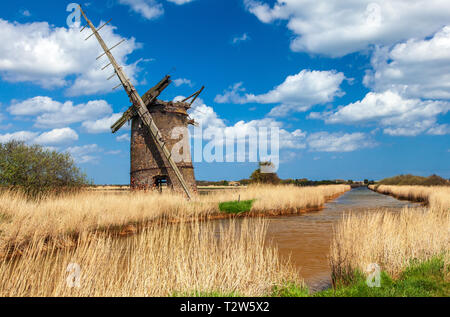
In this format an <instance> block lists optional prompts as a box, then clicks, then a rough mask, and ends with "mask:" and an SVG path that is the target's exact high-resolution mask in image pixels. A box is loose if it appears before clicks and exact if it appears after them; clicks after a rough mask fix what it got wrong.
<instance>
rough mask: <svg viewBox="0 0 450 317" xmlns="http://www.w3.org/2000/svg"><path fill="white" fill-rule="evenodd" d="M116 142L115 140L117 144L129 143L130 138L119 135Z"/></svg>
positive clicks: (127, 135)
mask: <svg viewBox="0 0 450 317" xmlns="http://www.w3.org/2000/svg"><path fill="white" fill-rule="evenodd" d="M116 140H117V141H118V142H130V141H131V137H130V135H129V134H122V135H119V136H118V137H117V138H116Z"/></svg>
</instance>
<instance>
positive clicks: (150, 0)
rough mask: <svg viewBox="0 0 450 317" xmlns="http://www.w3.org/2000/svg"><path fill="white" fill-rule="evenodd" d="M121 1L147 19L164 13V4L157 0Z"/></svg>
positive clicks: (120, 0)
mask: <svg viewBox="0 0 450 317" xmlns="http://www.w3.org/2000/svg"><path fill="white" fill-rule="evenodd" d="M119 3H121V4H124V5H127V6H129V7H130V9H131V10H132V11H134V12H136V13H138V14H140V15H141V16H142V17H144V18H145V19H147V20H152V19H156V18H158V17H160V16H161V15H163V14H164V8H163V6H162V4H160V3H158V2H156V1H155V0H119Z"/></svg>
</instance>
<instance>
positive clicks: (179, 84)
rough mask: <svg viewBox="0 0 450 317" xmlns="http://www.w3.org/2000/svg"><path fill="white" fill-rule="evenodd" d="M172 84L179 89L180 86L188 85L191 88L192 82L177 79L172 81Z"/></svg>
mask: <svg viewBox="0 0 450 317" xmlns="http://www.w3.org/2000/svg"><path fill="white" fill-rule="evenodd" d="M173 83H174V84H175V86H176V87H180V86H181V85H188V86H190V87H192V81H191V80H190V79H186V78H177V79H175V80H173Z"/></svg>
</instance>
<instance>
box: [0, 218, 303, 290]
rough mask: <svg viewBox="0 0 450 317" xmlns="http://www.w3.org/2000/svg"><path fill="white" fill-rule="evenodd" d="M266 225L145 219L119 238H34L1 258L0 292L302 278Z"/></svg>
mask: <svg viewBox="0 0 450 317" xmlns="http://www.w3.org/2000/svg"><path fill="white" fill-rule="evenodd" d="M266 230H267V220H264V219H262V218H249V219H244V220H243V221H242V222H239V223H237V222H235V221H230V222H229V223H227V224H226V225H222V226H221V225H220V224H219V222H203V223H199V222H198V221H193V222H190V223H186V222H185V223H178V224H173V223H172V224H170V223H165V224H164V225H163V226H161V225H156V224H151V225H150V226H148V227H146V228H145V229H144V230H143V232H142V233H141V234H139V235H132V236H130V237H126V238H122V239H117V238H113V237H111V235H108V234H106V233H95V234H87V233H85V234H83V235H82V236H81V237H80V239H79V240H78V241H77V244H76V245H74V246H73V247H72V248H64V249H59V248H58V245H57V244H55V243H54V242H50V245H44V244H45V242H44V241H43V240H42V239H40V240H35V241H33V243H31V244H29V245H28V246H27V248H26V249H25V250H24V251H23V255H22V256H21V257H20V258H19V259H17V260H16V261H10V260H6V259H3V260H0V281H1V283H0V297H5V296H8V297H9V296H14V297H22V296H24V297H29V296H33V297H35V296H38V297H41V296H42V297H49V296H57V297H61V296H70V297H78V296H87V297H103V296H113V297H120V296H133V297H135V296H139V297H143V296H194V295H199V296H202V295H203V296H205V295H214V294H215V295H223V296H231V295H240V296H265V295H270V294H271V292H272V289H273V288H274V287H275V286H282V285H284V284H285V283H286V282H288V281H289V282H293V283H296V284H297V285H301V284H302V281H301V280H300V279H299V274H298V272H297V271H296V270H295V269H294V268H293V266H292V265H291V264H290V263H289V261H288V260H280V257H279V255H278V251H277V249H276V247H274V246H272V245H268V244H267V243H266V242H265V236H266ZM44 247H45V248H46V249H47V252H42V249H43V248H44ZM73 268H79V269H80V270H79V273H80V274H79V275H77V274H76V272H77V271H75V270H74V271H73V273H74V274H73V275H70V274H71V272H68V271H67V270H68V269H69V271H70V269H73ZM69 277H70V278H69ZM68 278H69V280H68Z"/></svg>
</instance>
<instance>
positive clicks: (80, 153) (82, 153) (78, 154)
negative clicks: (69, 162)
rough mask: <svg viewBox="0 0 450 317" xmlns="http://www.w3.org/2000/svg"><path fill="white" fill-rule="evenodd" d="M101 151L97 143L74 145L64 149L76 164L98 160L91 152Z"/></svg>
mask: <svg viewBox="0 0 450 317" xmlns="http://www.w3.org/2000/svg"><path fill="white" fill-rule="evenodd" d="M102 151H103V149H101V148H100V147H99V146H98V145H97V144H90V145H83V146H74V147H69V148H67V149H66V152H68V153H69V154H70V155H71V156H72V157H73V159H74V160H75V162H77V163H78V164H84V163H92V162H93V163H95V162H98V160H99V157H98V156H96V155H93V154H96V153H99V152H102Z"/></svg>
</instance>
